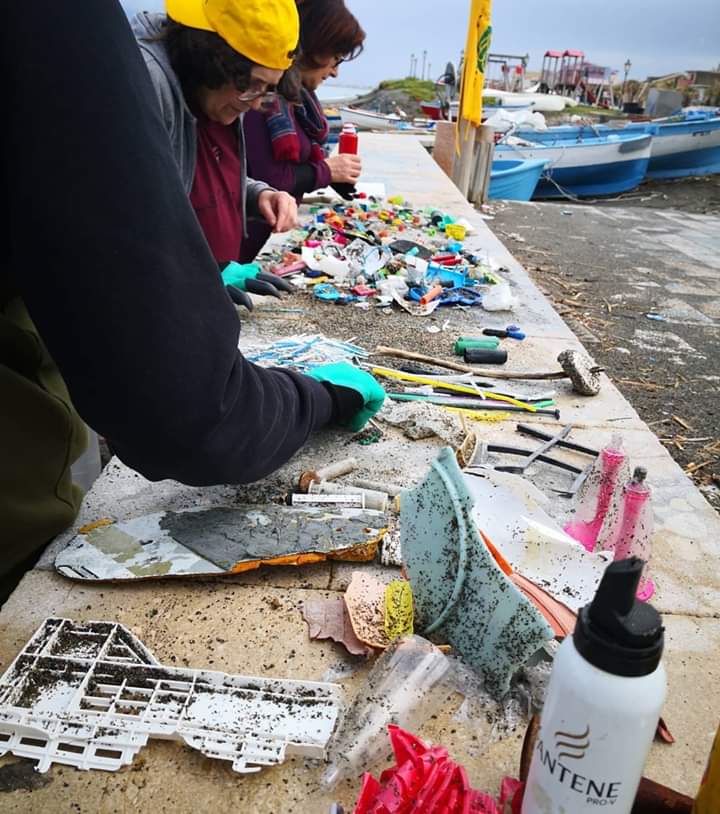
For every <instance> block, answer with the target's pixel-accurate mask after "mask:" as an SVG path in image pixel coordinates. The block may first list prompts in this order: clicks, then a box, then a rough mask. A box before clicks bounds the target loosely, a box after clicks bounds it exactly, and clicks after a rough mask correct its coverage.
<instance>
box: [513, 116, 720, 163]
mask: <svg viewBox="0 0 720 814" xmlns="http://www.w3.org/2000/svg"><path fill="white" fill-rule="evenodd" d="M617 133H636V134H649V135H652V137H653V140H652V146H651V149H650V162H649V164H648V170H647V177H648V178H666V179H667V178H686V177H689V176H697V175H710V174H713V173H720V115H718V113H717V111H714V110H710V111H687V112H685V113H683V114H682V115H680V116H671V117H668V118H664V119H655V120H653V121H651V122H627V123H624V124H623V125H622V126H617V125H610V124H599V125H590V124H584V125H561V126H559V127H550V128H548V129H547V130H543V131H535V130H525V129H522V130H518V131H517V132H516V133H515V135H517V136H518V137H519V138H522V139H526V140H529V141H538V142H542V143H546V142H548V141H552V140H555V139H557V138H563V139H576V140H578V141H583V140H586V139H587V138H602V137H604V136H607V135H609V134H617Z"/></svg>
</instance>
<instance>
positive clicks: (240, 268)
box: [222, 262, 262, 291]
mask: <svg viewBox="0 0 720 814" xmlns="http://www.w3.org/2000/svg"><path fill="white" fill-rule="evenodd" d="M261 271H262V269H261V268H260V266H259V265H258V264H257V263H235V262H232V263H228V264H227V266H225V268H224V269H223V270H222V278H223V282H224V283H225V285H226V286H227V285H232V286H235V288H239V289H240V291H247V281H248V280H254V279H255V278H256V277H257V276H258V274H259V273H260V272H261Z"/></svg>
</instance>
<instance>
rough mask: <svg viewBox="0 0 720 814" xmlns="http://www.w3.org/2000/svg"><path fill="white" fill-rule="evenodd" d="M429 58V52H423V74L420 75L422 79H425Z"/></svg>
mask: <svg viewBox="0 0 720 814" xmlns="http://www.w3.org/2000/svg"><path fill="white" fill-rule="evenodd" d="M426 57H427V51H423V66H422V73H421V74H420V79H425V59H426Z"/></svg>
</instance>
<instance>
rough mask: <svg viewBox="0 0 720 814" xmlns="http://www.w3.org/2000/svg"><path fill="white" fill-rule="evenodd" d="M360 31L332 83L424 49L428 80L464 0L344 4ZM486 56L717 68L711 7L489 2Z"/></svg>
mask: <svg viewBox="0 0 720 814" xmlns="http://www.w3.org/2000/svg"><path fill="white" fill-rule="evenodd" d="M121 2H122V3H123V6H124V7H125V9H126V10H127V11H128V12H129V13H132V12H133V11H134V10H136V9H138V8H143V9H146V10H160V9H162V8H163V7H164V4H163V2H162V0H146V2H144V3H143V2H142V0H121ZM346 2H347V3H348V6H349V7H350V8H351V9H352V11H353V13H354V14H355V15H356V16H357V17H358V19H359V20H360V23H361V24H362V26H363V28H364V29H365V31H366V32H367V35H368V38H367V41H366V48H365V52H364V53H363V54H362V55H361V56H360V58H359V59H357V60H356V61H355V62H352V63H350V64H348V65H343V66H342V68H341V75H340V80H339V81H340V82H342V81H345V82H347V83H349V84H357V85H375V84H376V83H377V82H379V81H380V80H381V79H388V78H395V77H402V76H405V75H407V73H408V71H409V68H410V54H411V53H413V52H414V53H415V54H416V55H417V56H418V58H419V59H418V66H419V67H421V65H422V52H423V50H427V61H428V62H429V63H431V65H432V73H433V75H434V76H435V77H437V76H438V75H439V74H440V73H442V70H443V68H444V67H445V64H446V63H447V62H448V61H452V62H454V63H457V61H458V59H459V56H460V51H461V49H462V48H463V46H464V42H465V33H466V31H467V15H468V9H469V7H470V0H346ZM492 22H493V39H492V46H491V49H490V50H491V51H492V52H494V53H506V54H529V55H530V66H529V68H530V70H539V69H540V67H541V63H542V55H543V54H544V52H545V51H546V50H547V49H552V50H559V51H563V50H565V49H566V48H572V49H577V50H581V51H584V52H585V55H586V58H587V59H588V60H589V61H591V62H595V63H597V64H600V65H608V66H611V67H613V68H616V69H617V70H618V72H619V74H620V76H621V78H622V73H623V68H622V66H623V64H624V62H625V60H626V59H628V58H629V59H630V61H631V63H632V68H631V69H630V77H631V78H637V79H644V78H645V77H646V76H647V75H648V74H653V75H658V74H665V73H671V72H673V71H684V70H691V69H711V68H715V67H716V66H717V65H718V63H720V0H682V2H678V0H600V2H583V0H495V2H494V4H493V20H492Z"/></svg>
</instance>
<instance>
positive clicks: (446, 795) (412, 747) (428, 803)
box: [353, 724, 524, 814]
mask: <svg viewBox="0 0 720 814" xmlns="http://www.w3.org/2000/svg"><path fill="white" fill-rule="evenodd" d="M388 735H389V736H390V742H391V744H392V748H393V753H394V755H395V766H394V767H392V768H390V769H386V770H385V771H384V772H383V773H382V774H381V775H380V780H379V781H378V780H376V779H375V778H374V777H373V776H372V775H370V774H365V775H364V776H363V784H362V789H361V791H360V796H359V797H358V800H357V803H356V804H355V809H354V812H353V814H410V813H411V812H412V814H519V812H520V802H521V800H522V790H523V785H524V784H522V783H520V781H518V780H513V779H512V778H509V777H506V778H505V779H504V780H503V782H502V786H501V791H500V800H499V801H498V802H497V803H496V802H495V800H494V799H493V798H492V797H490V795H488V794H485V793H484V792H482V791H478V790H477V789H473V788H472V787H471V786H470V782H469V780H468V776H467V772H466V771H465V769H464V768H463V767H462V766H459V765H458V764H456V763H454V762H453V761H452V760H450V757H449V756H448V752H447V749H444V748H443V747H442V746H432V747H429V746H426V745H425V744H424V743H423V742H422V741H421V740H420V738H417V737H416V736H415V735H412V734H411V733H409V732H406V731H405V730H403V729H400V727H398V726H395V725H394V724H391V725H390V726H388Z"/></svg>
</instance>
